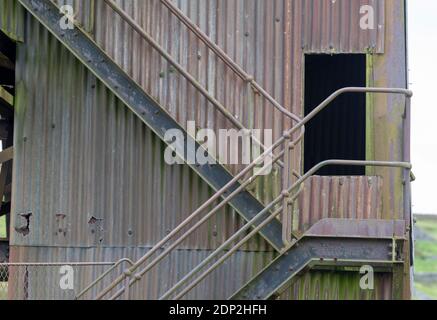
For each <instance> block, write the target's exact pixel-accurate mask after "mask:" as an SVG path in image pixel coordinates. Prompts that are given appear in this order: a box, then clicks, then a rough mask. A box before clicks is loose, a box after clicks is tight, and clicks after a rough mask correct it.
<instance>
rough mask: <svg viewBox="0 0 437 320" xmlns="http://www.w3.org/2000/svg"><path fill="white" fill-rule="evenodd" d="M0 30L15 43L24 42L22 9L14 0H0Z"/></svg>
mask: <svg viewBox="0 0 437 320" xmlns="http://www.w3.org/2000/svg"><path fill="white" fill-rule="evenodd" d="M0 30H1V31H2V32H3V33H5V34H6V35H7V36H8V37H9V38H11V39H13V40H15V41H21V42H22V41H24V9H23V7H22V6H21V5H20V4H19V3H18V1H16V0H0Z"/></svg>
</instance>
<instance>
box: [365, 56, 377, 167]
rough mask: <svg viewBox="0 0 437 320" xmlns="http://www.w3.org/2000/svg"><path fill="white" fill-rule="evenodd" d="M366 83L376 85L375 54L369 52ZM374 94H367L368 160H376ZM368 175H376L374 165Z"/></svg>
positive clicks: (369, 85) (368, 85)
mask: <svg viewBox="0 0 437 320" xmlns="http://www.w3.org/2000/svg"><path fill="white" fill-rule="evenodd" d="M366 85H367V87H374V74H373V55H372V54H367V62H366ZM373 97H374V94H372V93H368V94H367V95H366V160H369V161H370V160H375V159H376V158H375V134H374V132H375V118H374V117H373V115H374V113H375V105H374V103H373ZM366 175H367V176H374V175H375V168H374V167H367V168H366Z"/></svg>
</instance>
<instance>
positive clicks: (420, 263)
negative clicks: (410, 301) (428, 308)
mask: <svg viewBox="0 0 437 320" xmlns="http://www.w3.org/2000/svg"><path fill="white" fill-rule="evenodd" d="M415 227H416V228H420V229H421V230H422V232H424V233H425V234H426V235H427V236H428V237H430V238H433V239H435V240H434V241H433V240H432V239H430V240H416V241H415V251H414V252H415V259H414V272H415V273H416V274H419V273H437V219H430V218H426V217H420V218H419V217H417V223H416V225H415ZM414 285H415V288H416V290H417V291H419V292H420V293H422V294H425V295H426V296H428V297H429V298H431V299H437V283H436V282H434V283H432V282H430V283H428V282H426V283H423V282H417V281H416V282H415V284H414Z"/></svg>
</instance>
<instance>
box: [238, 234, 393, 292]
mask: <svg viewBox="0 0 437 320" xmlns="http://www.w3.org/2000/svg"><path fill="white" fill-rule="evenodd" d="M391 245H392V240H390V239H370V238H369V239H359V238H327V237H304V238H303V239H301V240H300V241H299V242H298V243H296V244H295V245H294V246H293V247H292V248H291V249H289V250H288V251H286V252H285V253H283V254H282V255H281V256H279V257H278V258H277V259H275V260H274V261H273V262H272V263H271V264H270V265H269V266H267V267H266V268H265V269H264V270H263V271H261V273H259V274H258V275H257V276H255V277H254V278H253V279H252V280H251V281H249V283H247V284H246V285H245V286H244V287H243V288H242V289H240V290H239V291H238V292H236V293H235V294H233V295H232V296H231V298H230V299H233V300H267V299H271V298H274V297H276V296H279V295H280V294H281V293H282V292H283V291H284V290H286V288H287V287H288V285H289V283H290V281H291V280H292V279H293V278H294V277H296V276H297V275H299V274H300V273H301V272H302V271H303V270H305V269H306V268H308V266H309V265H310V264H314V262H315V261H317V260H319V261H321V263H323V261H324V260H330V261H334V262H335V261H339V263H340V265H344V262H342V261H355V262H356V263H355V264H361V265H372V264H375V265H376V266H379V265H381V264H385V265H386V264H392V265H393V264H397V263H401V262H402V261H393V259H392V256H391V252H392V248H391Z"/></svg>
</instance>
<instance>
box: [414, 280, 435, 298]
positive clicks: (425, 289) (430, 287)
mask: <svg viewBox="0 0 437 320" xmlns="http://www.w3.org/2000/svg"><path fill="white" fill-rule="evenodd" d="M414 286H415V287H416V290H419V291H420V292H422V293H424V294H426V295H427V296H428V297H430V298H432V299H437V283H431V284H429V283H426V284H424V283H420V282H416V283H415V284H414Z"/></svg>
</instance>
